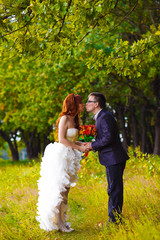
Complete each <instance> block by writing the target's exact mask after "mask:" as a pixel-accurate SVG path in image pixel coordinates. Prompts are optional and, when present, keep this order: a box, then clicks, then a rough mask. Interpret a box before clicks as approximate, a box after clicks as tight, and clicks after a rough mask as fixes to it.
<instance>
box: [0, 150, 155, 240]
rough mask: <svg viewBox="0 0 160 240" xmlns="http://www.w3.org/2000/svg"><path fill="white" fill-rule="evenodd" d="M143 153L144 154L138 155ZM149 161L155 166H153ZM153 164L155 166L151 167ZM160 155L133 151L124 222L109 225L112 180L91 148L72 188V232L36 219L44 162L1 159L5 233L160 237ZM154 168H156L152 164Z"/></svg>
mask: <svg viewBox="0 0 160 240" xmlns="http://www.w3.org/2000/svg"><path fill="white" fill-rule="evenodd" d="M138 153H139V155H138ZM148 161H151V165H153V166H154V167H155V169H154V170H151V169H150V165H149V163H148ZM146 166H149V167H146ZM159 166H160V163H159V160H158V157H157V158H155V157H153V156H143V154H141V153H140V152H139V150H138V149H137V157H135V156H134V154H132V151H130V160H129V161H127V165H126V169H125V173H124V207H123V223H122V224H121V225H119V226H115V225H113V226H111V227H110V228H107V227H106V226H105V225H106V222H107V220H108V216H107V208H108V207H107V201H108V196H107V182H106V176H105V169H104V167H103V166H101V165H100V164H99V162H98V159H97V155H96V154H95V153H90V154H89V157H88V159H87V161H86V163H85V164H84V166H83V168H82V169H81V170H80V172H79V181H78V183H77V185H76V186H75V187H74V188H72V189H71V190H70V194H69V216H70V218H69V220H70V222H71V223H72V227H73V228H74V229H75V231H74V232H72V233H59V232H57V231H52V232H46V231H43V230H41V229H40V228H39V225H38V223H37V221H36V219H35V216H36V203H37V198H38V193H37V180H38V178H39V169H40V163H39V162H35V161H32V162H26V163H18V164H15V163H12V162H11V161H10V162H9V161H8V162H7V161H1V162H0V186H1V189H0V239H2V240H4V239H5V240H6V239H7V240H8V239H12V240H14V239H15V240H16V239H26V240H36V239H38V240H49V239H53V240H56V239H57V240H62V239H67V240H88V239H89V240H91V239H92V240H94V239H96V240H97V239H113V240H122V239H123V240H130V239H134V240H135V239H136V240H139V239H144V240H151V239H155V240H156V239H157V240H158V239H160V223H159V221H160V207H159V204H160V179H159ZM152 169H153V168H152Z"/></svg>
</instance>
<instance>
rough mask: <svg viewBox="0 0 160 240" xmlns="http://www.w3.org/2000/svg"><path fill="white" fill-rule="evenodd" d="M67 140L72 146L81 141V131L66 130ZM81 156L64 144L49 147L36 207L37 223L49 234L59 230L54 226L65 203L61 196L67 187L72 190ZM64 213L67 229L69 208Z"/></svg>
mask: <svg viewBox="0 0 160 240" xmlns="http://www.w3.org/2000/svg"><path fill="white" fill-rule="evenodd" d="M66 138H67V139H68V140H70V141H72V142H75V141H76V140H78V129H76V128H70V129H68V130H67V134H66ZM81 154H82V153H81V152H80V151H78V150H76V149H72V148H71V147H66V146H65V145H63V144H61V143H57V142H54V143H50V144H48V145H47V147H46V149H45V151H44V156H43V158H42V162H41V170H40V175H41V177H40V179H39V180H38V190H39V197H38V203H37V209H38V211H37V215H38V216H37V217H36V219H37V221H38V222H39V223H40V224H39V226H40V228H41V229H44V230H46V231H52V230H59V227H58V226H57V224H56V222H55V213H57V212H58V209H57V207H58V206H59V205H60V204H61V202H62V196H61V193H62V192H64V191H65V187H67V188H69V187H73V186H75V185H76V183H75V181H76V180H77V179H78V177H77V172H78V169H79V168H80V164H79V163H80V160H81ZM62 206H63V209H61V214H62V216H61V217H62V219H63V222H64V223H65V225H66V226H70V224H69V223H67V222H66V220H67V214H66V211H67V204H66V205H65V204H63V205H62Z"/></svg>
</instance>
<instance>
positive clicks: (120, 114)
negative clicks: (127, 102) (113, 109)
mask: <svg viewBox="0 0 160 240" xmlns="http://www.w3.org/2000/svg"><path fill="white" fill-rule="evenodd" d="M123 112H124V107H123V106H122V104H119V105H118V108H117V113H118V119H119V123H120V132H121V133H122V138H123V147H124V148H125V150H126V151H128V145H129V141H128V137H127V131H126V127H125V119H124V115H123Z"/></svg>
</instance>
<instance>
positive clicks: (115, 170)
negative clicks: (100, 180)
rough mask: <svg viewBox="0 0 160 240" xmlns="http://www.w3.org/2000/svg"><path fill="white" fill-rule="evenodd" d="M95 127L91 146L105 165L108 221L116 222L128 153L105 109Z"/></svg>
mask: <svg viewBox="0 0 160 240" xmlns="http://www.w3.org/2000/svg"><path fill="white" fill-rule="evenodd" d="M96 129H97V137H96V141H95V142H93V143H92V148H93V150H95V151H98V155H99V161H100V163H101V164H102V165H104V166H105V167H106V174H107V181H108V195H109V201H108V215H109V221H112V222H116V218H115V215H116V214H115V213H118V214H121V212H122V205H123V171H124V168H125V163H126V160H127V159H128V155H127V153H126V151H125V150H124V148H123V147H122V144H121V141H120V138H119V131H118V126H117V122H116V120H115V119H114V117H113V116H112V115H111V114H110V113H109V112H108V111H107V110H106V109H102V110H101V111H100V112H99V113H98V116H97V119H96Z"/></svg>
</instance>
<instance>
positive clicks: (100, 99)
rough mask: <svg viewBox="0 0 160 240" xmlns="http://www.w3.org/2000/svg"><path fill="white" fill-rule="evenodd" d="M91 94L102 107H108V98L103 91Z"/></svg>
mask: <svg viewBox="0 0 160 240" xmlns="http://www.w3.org/2000/svg"><path fill="white" fill-rule="evenodd" d="M89 96H94V98H95V100H96V101H97V102H98V103H99V106H100V108H106V98H105V96H104V94H103V93H100V92H92V93H90V94H89Z"/></svg>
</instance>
